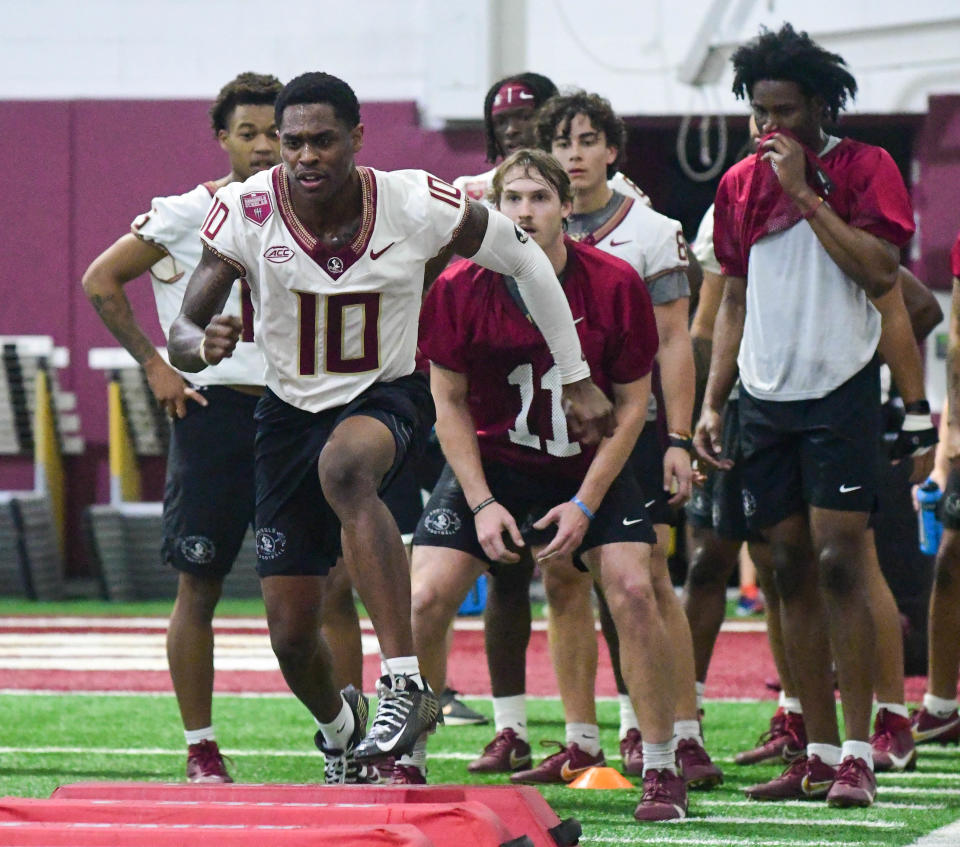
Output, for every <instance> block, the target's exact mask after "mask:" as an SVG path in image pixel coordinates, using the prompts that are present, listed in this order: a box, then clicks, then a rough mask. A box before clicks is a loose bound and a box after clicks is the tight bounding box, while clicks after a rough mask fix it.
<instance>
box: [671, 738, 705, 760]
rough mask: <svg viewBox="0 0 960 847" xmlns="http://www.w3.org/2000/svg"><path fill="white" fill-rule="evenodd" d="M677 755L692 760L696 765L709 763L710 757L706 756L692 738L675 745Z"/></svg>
mask: <svg viewBox="0 0 960 847" xmlns="http://www.w3.org/2000/svg"><path fill="white" fill-rule="evenodd" d="M677 753H678V754H679V755H681V756H683V757H684V758H685V759H693V760H694V761H695V762H698V763H706V762H708V761H710V756H709V755H708V754H707V751H706V750H704V749H703V747H701V746H700V745H699V744H698V743H697V742H696V741H694V740H693V739H692V738H684V739H682V740H681V741H680V742H679V743H678V744H677Z"/></svg>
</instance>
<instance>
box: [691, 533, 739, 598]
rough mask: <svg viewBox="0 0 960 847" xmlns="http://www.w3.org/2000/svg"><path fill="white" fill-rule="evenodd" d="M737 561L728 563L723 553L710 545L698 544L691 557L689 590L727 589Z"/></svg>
mask: <svg viewBox="0 0 960 847" xmlns="http://www.w3.org/2000/svg"><path fill="white" fill-rule="evenodd" d="M735 564H736V561H735V560H734V561H732V562H730V561H727V560H726V558H725V557H724V556H723V554H722V551H721V550H719V549H717V548H716V547H715V546H713V545H710V544H698V545H697V546H696V548H695V549H694V550H693V552H692V553H691V555H690V561H689V565H688V568H687V590H688V591H709V590H710V589H722V588H725V587H726V584H727V580H728V579H729V578H730V574H731V573H732V572H733V567H734V565H735Z"/></svg>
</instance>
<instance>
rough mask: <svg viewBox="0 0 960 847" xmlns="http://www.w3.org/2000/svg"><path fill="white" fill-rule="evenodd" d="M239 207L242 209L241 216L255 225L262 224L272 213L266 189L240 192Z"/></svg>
mask: <svg viewBox="0 0 960 847" xmlns="http://www.w3.org/2000/svg"><path fill="white" fill-rule="evenodd" d="M240 208H242V209H243V216H244V217H245V218H246V219H247V220H248V221H252V222H253V223H255V224H256V225H257V226H263V225H264V224H265V223H266V222H267V219H268V218H269V217H270V215H272V214H273V202H272V201H271V200H270V195H269V194H268V193H267V192H266V191H250V192H249V193H247V194H241V195H240Z"/></svg>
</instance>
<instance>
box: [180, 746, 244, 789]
mask: <svg viewBox="0 0 960 847" xmlns="http://www.w3.org/2000/svg"><path fill="white" fill-rule="evenodd" d="M187 782H233V777H231V776H230V774H229V773H227V766H226V764H225V763H224V761H223V755H222V754H221V753H220V748H219V747H217V742H216V741H201V742H200V743H199V744H191V745H190V746H189V747H188V748H187Z"/></svg>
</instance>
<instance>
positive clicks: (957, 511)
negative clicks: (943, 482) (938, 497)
mask: <svg viewBox="0 0 960 847" xmlns="http://www.w3.org/2000/svg"><path fill="white" fill-rule="evenodd" d="M943 513H944V514H945V515H948V516H949V517H951V518H960V494H953V493H950V494H948V495H947V496H946V497H944V498H943Z"/></svg>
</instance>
